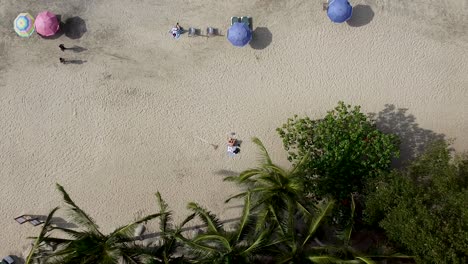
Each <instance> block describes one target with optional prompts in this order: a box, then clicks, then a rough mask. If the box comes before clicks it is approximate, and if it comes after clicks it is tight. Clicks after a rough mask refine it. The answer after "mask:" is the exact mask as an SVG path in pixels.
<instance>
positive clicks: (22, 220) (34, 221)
mask: <svg viewBox="0 0 468 264" xmlns="http://www.w3.org/2000/svg"><path fill="white" fill-rule="evenodd" d="M14 219H15V221H16V222H18V223H19V224H20V225H22V224H24V223H26V222H29V223H30V224H31V225H33V226H38V225H40V224H43V223H44V221H42V220H39V219H38V218H37V217H32V216H30V215H20V216H18V217H15V218H14Z"/></svg>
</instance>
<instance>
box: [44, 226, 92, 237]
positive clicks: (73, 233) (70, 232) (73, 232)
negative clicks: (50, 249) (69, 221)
mask: <svg viewBox="0 0 468 264" xmlns="http://www.w3.org/2000/svg"><path fill="white" fill-rule="evenodd" d="M53 230H59V231H61V232H63V233H65V234H67V235H69V236H70V237H72V238H74V239H76V238H81V237H84V236H87V235H88V233H87V232H81V231H76V230H73V229H69V228H65V227H59V226H51V227H50V231H53Z"/></svg>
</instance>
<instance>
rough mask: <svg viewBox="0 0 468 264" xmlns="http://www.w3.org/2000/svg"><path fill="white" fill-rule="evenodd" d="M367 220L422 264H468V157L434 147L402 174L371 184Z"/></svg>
mask: <svg viewBox="0 0 468 264" xmlns="http://www.w3.org/2000/svg"><path fill="white" fill-rule="evenodd" d="M370 189H371V190H372V192H371V193H370V194H369V195H368V196H367V199H366V200H367V201H366V204H367V209H366V215H367V220H368V221H369V222H370V223H377V222H378V223H379V224H380V226H381V227H382V228H383V229H384V230H385V232H386V234H387V236H388V237H389V238H390V239H392V240H393V241H395V242H396V243H397V244H399V245H402V246H404V247H405V248H407V249H408V250H409V251H410V252H411V253H412V254H414V255H415V256H417V259H418V260H419V262H420V263H460V264H461V263H468V157H467V156H464V157H459V159H458V160H457V161H456V162H452V161H451V157H450V153H449V149H448V145H447V144H446V143H445V142H437V143H435V144H433V145H432V146H431V147H429V148H428V150H427V151H426V152H425V153H424V154H423V155H421V156H420V157H419V158H417V159H416V160H415V161H414V162H413V163H412V164H411V165H409V166H408V167H407V168H406V169H405V170H403V171H394V172H392V173H390V174H384V175H382V176H380V177H378V178H377V179H376V180H375V181H373V182H372V183H371V184H370Z"/></svg>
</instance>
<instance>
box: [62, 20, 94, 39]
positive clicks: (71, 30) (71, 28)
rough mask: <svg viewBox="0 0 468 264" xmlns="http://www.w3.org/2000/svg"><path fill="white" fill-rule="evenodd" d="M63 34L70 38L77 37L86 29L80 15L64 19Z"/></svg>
mask: <svg viewBox="0 0 468 264" xmlns="http://www.w3.org/2000/svg"><path fill="white" fill-rule="evenodd" d="M63 31H64V33H65V36H67V37H68V38H71V39H79V38H81V37H82V36H83V35H84V33H86V32H87V31H88V29H87V28H86V22H85V21H84V20H83V19H82V18H81V17H77V16H76V17H70V18H67V20H65V24H64V26H63Z"/></svg>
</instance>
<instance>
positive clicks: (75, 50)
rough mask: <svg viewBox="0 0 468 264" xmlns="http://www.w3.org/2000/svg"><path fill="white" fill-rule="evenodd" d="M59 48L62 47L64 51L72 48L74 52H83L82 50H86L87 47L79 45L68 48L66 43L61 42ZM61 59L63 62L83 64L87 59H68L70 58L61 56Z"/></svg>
mask: <svg viewBox="0 0 468 264" xmlns="http://www.w3.org/2000/svg"><path fill="white" fill-rule="evenodd" d="M59 48H60V50H61V51H62V52H64V51H65V50H72V51H74V52H82V51H85V50H86V49H85V48H82V47H78V46H74V47H71V48H67V47H65V45H64V44H60V45H59ZM59 60H60V63H62V64H70V63H71V64H82V63H83V62H86V61H82V60H68V59H64V58H62V57H60V58H59Z"/></svg>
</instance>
